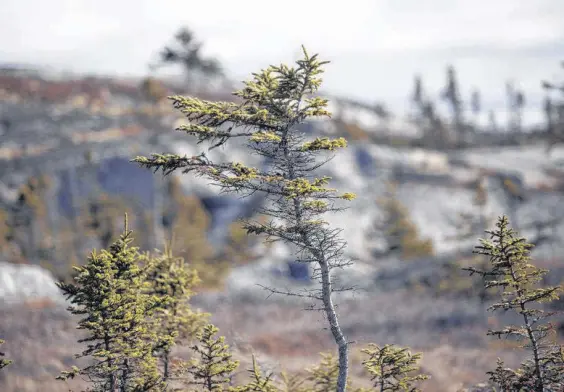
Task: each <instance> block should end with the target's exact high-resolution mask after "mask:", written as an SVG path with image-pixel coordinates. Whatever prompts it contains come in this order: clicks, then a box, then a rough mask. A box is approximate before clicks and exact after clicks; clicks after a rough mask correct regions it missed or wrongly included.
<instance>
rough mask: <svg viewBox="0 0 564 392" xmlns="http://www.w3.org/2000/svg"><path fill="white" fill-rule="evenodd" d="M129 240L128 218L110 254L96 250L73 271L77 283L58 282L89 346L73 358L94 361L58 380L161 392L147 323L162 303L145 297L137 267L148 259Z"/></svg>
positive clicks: (125, 391) (109, 390)
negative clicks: (80, 378) (82, 379)
mask: <svg viewBox="0 0 564 392" xmlns="http://www.w3.org/2000/svg"><path fill="white" fill-rule="evenodd" d="M132 241H133V238H132V232H131V231H130V230H129V228H128V223H127V215H126V217H125V227H124V231H123V233H122V234H121V236H120V237H119V239H118V240H117V241H115V242H114V243H113V244H112V245H111V246H110V248H109V249H108V250H106V249H103V250H102V251H101V252H100V253H97V252H96V251H95V250H94V251H93V252H92V253H91V255H90V257H89V259H88V262H87V264H86V265H85V266H81V267H75V270H76V272H77V274H76V276H75V278H74V280H75V283H68V284H67V283H62V282H61V283H59V287H60V288H61V290H62V291H63V293H64V294H65V295H66V296H67V298H68V299H70V301H71V303H72V305H71V306H69V308H68V309H69V311H70V312H71V313H72V314H76V315H81V316H83V318H82V319H81V320H80V321H79V323H78V329H82V330H85V331H87V332H88V335H87V336H86V337H85V338H83V339H81V340H79V342H80V343H86V344H87V347H86V348H85V349H84V351H82V352H81V353H80V354H78V355H77V358H82V357H88V358H90V359H91V360H92V362H91V364H89V365H87V366H85V367H83V368H82V369H81V368H78V367H76V366H75V367H73V368H72V370H70V371H64V372H62V374H61V375H60V376H59V377H57V378H58V379H60V380H67V379H69V378H74V377H76V376H84V377H86V378H87V379H88V380H89V382H91V383H93V384H94V388H93V389H92V390H93V391H103V392H117V391H119V392H142V391H159V390H164V388H165V386H164V384H163V383H162V380H161V378H160V375H159V372H158V369H157V360H156V358H155V357H154V356H153V355H152V352H153V346H154V341H155V340H156V333H155V331H153V330H152V328H151V323H150V322H149V321H148V317H150V316H151V315H152V313H153V312H154V310H155V308H156V306H157V305H159V304H160V301H161V300H160V299H158V298H157V297H156V296H154V295H149V294H146V292H147V276H146V275H147V271H146V270H145V269H143V268H141V267H140V265H141V262H142V261H145V262H146V260H142V259H143V258H146V257H147V256H146V255H142V254H140V253H139V250H138V248H136V247H133V246H131V242H132Z"/></svg>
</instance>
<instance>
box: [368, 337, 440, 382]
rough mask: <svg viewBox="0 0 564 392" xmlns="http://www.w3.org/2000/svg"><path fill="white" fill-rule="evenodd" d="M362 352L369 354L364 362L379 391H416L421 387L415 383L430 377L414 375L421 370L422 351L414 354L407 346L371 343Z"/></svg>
mask: <svg viewBox="0 0 564 392" xmlns="http://www.w3.org/2000/svg"><path fill="white" fill-rule="evenodd" d="M362 352H363V353H365V354H367V355H368V359H366V360H364V361H363V362H362V364H363V365H364V367H365V368H366V370H367V371H368V372H369V373H370V374H371V375H372V381H373V382H374V385H373V386H374V388H376V390H377V391H379V392H386V391H389V392H398V391H408V392H416V391H419V389H417V388H415V387H414V383H416V382H418V381H423V380H426V379H428V378H429V376H427V375H424V374H416V375H412V374H413V373H414V372H416V371H418V370H419V366H418V365H417V362H419V360H420V359H421V354H420V353H416V354H412V353H411V352H410V351H409V350H408V349H407V348H401V347H396V346H394V345H390V344H386V345H385V346H384V347H379V346H377V345H375V344H370V345H369V347H368V348H366V349H363V350H362Z"/></svg>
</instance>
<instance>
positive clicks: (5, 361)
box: [0, 339, 12, 369]
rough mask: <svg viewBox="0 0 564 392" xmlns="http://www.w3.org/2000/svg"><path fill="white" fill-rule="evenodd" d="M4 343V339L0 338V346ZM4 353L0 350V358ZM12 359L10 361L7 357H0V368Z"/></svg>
mask: <svg viewBox="0 0 564 392" xmlns="http://www.w3.org/2000/svg"><path fill="white" fill-rule="evenodd" d="M3 344H4V340H2V339H0V346H1V345H3ZM5 355H6V354H4V353H3V352H1V351H0V358H1V357H4V356H5ZM11 363H12V361H10V360H9V359H4V358H2V359H0V369H3V368H5V367H6V366H8V365H9V364H11Z"/></svg>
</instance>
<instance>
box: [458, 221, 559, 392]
mask: <svg viewBox="0 0 564 392" xmlns="http://www.w3.org/2000/svg"><path fill="white" fill-rule="evenodd" d="M487 233H488V234H490V237H491V239H490V240H484V239H482V240H480V242H481V245H480V246H478V247H476V248H477V250H476V253H478V254H481V255H486V256H488V257H489V261H490V264H491V266H490V268H489V269H487V270H479V269H477V268H474V267H470V268H467V269H466V270H467V271H469V272H470V273H471V274H474V273H476V274H478V275H480V276H482V277H485V278H487V279H486V280H485V285H486V287H488V288H490V287H491V288H496V289H499V292H500V297H501V298H500V301H499V302H497V303H494V304H493V305H491V306H490V307H489V308H488V310H491V311H504V312H505V311H509V310H511V311H513V312H516V313H517V314H518V315H519V316H520V317H521V318H522V320H523V324H522V325H509V326H506V327H504V328H502V329H499V330H490V331H488V335H491V336H498V337H499V338H501V337H502V336H505V337H506V338H515V339H517V340H518V341H525V344H524V345H523V346H522V347H523V348H527V349H528V350H530V351H531V357H530V358H529V359H527V360H526V361H525V362H523V363H522V365H521V368H519V369H517V370H515V371H513V370H511V369H505V368H504V367H503V362H501V361H499V362H498V367H497V368H496V370H495V371H493V372H490V380H491V381H492V382H494V383H496V384H497V385H498V386H499V387H500V388H502V391H507V392H509V391H521V390H524V391H535V392H553V391H560V390H562V389H563V388H564V372H563V371H562V369H564V358H563V356H562V353H563V350H562V347H561V346H558V345H557V344H555V343H554V342H552V341H551V340H550V333H551V331H553V327H552V325H551V324H550V323H548V324H546V323H545V324H543V323H541V322H542V321H543V320H545V319H547V318H548V317H550V316H551V315H553V314H554V313H549V312H545V311H543V310H542V309H541V307H540V306H539V305H540V304H542V303H546V302H550V301H553V300H556V299H558V296H559V293H560V292H562V287H561V286H556V287H546V288H542V287H539V282H541V281H542V279H543V276H544V275H546V273H547V271H546V270H541V269H539V268H537V267H535V266H534V265H532V264H531V263H530V256H529V254H530V251H531V248H532V247H533V246H532V245H531V244H529V243H527V241H526V240H525V238H523V237H519V236H518V234H517V233H516V232H515V231H514V230H513V229H512V228H511V227H510V226H509V221H508V219H507V217H505V216H502V217H500V218H499V219H498V221H497V224H496V229H495V230H493V231H487ZM507 385H510V387H509V388H508V387H507Z"/></svg>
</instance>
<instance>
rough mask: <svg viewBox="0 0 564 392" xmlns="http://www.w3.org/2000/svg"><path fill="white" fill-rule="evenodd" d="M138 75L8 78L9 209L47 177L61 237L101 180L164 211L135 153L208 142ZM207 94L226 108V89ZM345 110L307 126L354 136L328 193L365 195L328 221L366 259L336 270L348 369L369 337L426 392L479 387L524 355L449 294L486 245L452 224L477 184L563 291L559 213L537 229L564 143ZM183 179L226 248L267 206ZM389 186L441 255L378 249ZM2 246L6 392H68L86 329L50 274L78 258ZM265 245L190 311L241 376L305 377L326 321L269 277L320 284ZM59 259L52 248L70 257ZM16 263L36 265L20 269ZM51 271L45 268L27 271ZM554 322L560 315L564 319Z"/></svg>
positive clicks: (326, 341)
mask: <svg viewBox="0 0 564 392" xmlns="http://www.w3.org/2000/svg"><path fill="white" fill-rule="evenodd" d="M139 82H140V81H117V80H96V79H80V80H60V79H55V78H52V77H49V76H46V75H41V74H30V73H23V74H21V73H19V74H14V73H13V72H6V71H4V72H3V73H2V74H0V120H1V121H2V124H3V125H2V127H3V128H2V131H1V132H0V138H1V140H2V143H1V145H0V206H2V208H3V209H5V210H7V211H10V208H11V206H14V205H16V204H17V201H18V195H19V194H18V190H19V189H20V187H21V186H22V185H24V184H25V183H26V181H27V179H28V178H29V177H31V176H37V175H39V174H44V175H47V176H48V177H49V178H51V179H52V180H53V183H54V184H55V187H54V188H51V190H50V192H52V193H50V194H48V195H47V196H46V197H45V202H46V203H47V205H48V208H47V216H48V219H47V220H46V221H47V222H48V223H49V224H48V225H49V229H50V230H51V231H50V232H51V233H56V232H58V231H60V230H62V229H61V228H62V227H63V226H64V222H65V219H70V218H68V217H69V216H70V217H71V218H72V217H73V216H74V215H73V214H74V213H73V210H75V209H76V208H78V207H77V206H78V204H77V200H80V199H81V198H83V197H86V195H89V194H92V193H95V192H96V190H93V188H89V187H88V184H91V183H92V179H93V178H95V179H97V180H96V181H97V182H99V183H100V186H101V187H102V188H103V190H104V192H106V193H111V194H118V195H123V194H126V193H128V192H129V193H131V194H133V195H135V196H138V203H139V205H140V207H139V209H138V210H136V211H143V212H146V211H149V212H152V213H155V211H160V209H161V208H162V207H163V206H166V204H167V202H168V199H167V197H168V196H167V195H165V194H163V192H162V188H163V187H164V186H163V184H164V183H165V182H164V180H162V179H161V178H160V177H161V176H160V174H159V175H152V174H151V173H150V172H149V171H147V170H143V169H139V168H137V167H136V165H134V164H133V163H130V162H128V161H129V159H131V158H133V157H134V156H136V155H142V154H148V153H150V152H175V153H178V154H186V155H195V154H197V153H198V152H200V151H201V150H202V149H203V148H204V147H202V145H196V144H195V143H192V142H191V140H190V139H189V137H187V136H186V135H183V134H179V133H175V132H174V131H173V128H174V126H175V124H177V123H178V121H179V117H178V115H177V114H175V113H174V112H172V110H171V108H170V107H169V105H168V103H167V102H166V100H165V101H164V102H163V101H159V102H157V103H155V102H153V101H151V100H149V99H147V98H146V97H145V96H144V95H143V93H142V90H140V89H139V88H138V86H139V84H140V83H139ZM212 98H213V99H224V97H223V96H221V95H217V94H216V95H215V96H214V97H212ZM337 103H338V102H335V105H337ZM339 109H340V113H341V117H340V118H339V119H338V120H337V119H336V120H333V121H325V122H314V123H308V124H305V125H304V126H303V130H304V132H305V133H306V134H307V135H308V136H311V137H314V136H318V135H332V136H344V137H345V138H347V139H348V141H349V147H348V148H346V149H344V150H343V151H341V152H340V153H338V154H337V155H336V157H335V158H334V159H333V160H332V161H331V162H329V163H328V164H327V165H326V166H324V168H323V172H322V174H325V175H328V176H331V177H332V179H333V181H332V183H331V186H333V187H335V188H337V189H339V190H342V191H347V192H349V191H350V192H355V193H356V194H357V195H358V199H356V200H355V201H354V202H352V203H351V204H350V208H349V209H348V210H347V211H346V212H343V213H341V214H336V215H334V216H329V217H328V220H329V221H330V222H331V223H332V224H334V225H335V226H336V227H341V228H342V229H343V230H344V232H343V236H344V238H345V239H346V240H347V241H348V247H347V253H348V255H349V256H351V257H354V258H356V259H357V260H358V261H357V262H356V263H355V264H354V265H353V266H351V267H349V268H348V269H346V270H343V271H340V272H338V273H337V276H338V279H339V281H340V282H341V283H343V285H354V286H356V290H355V291H354V292H351V293H346V294H343V295H341V296H338V298H337V303H338V306H339V312H340V315H341V320H342V321H341V323H342V327H343V329H344V332H345V333H346V335H347V336H348V338H349V339H350V340H353V341H355V345H353V353H354V355H353V374H354V375H355V376H357V377H358V378H361V376H362V371H361V367H360V361H359V359H358V358H359V356H358V349H360V348H361V347H362V346H365V345H366V344H367V343H369V342H374V343H377V344H385V343H394V344H398V345H402V346H409V347H411V349H412V350H414V351H418V352H422V353H423V360H422V361H421V366H422V370H423V371H424V372H426V373H428V374H430V375H431V376H432V378H431V380H430V381H428V382H427V383H426V384H425V386H424V387H423V390H424V391H436V392H443V391H444V392H450V391H452V392H454V391H457V390H459V389H460V388H463V387H465V386H469V385H472V384H475V383H477V382H480V381H483V380H485V378H486V376H485V372H486V371H487V370H490V369H491V368H492V367H494V366H495V359H496V357H497V356H502V357H503V358H504V359H505V360H506V363H507V364H508V365H515V364H518V363H519V361H520V357H519V356H518V353H516V351H515V350H514V349H512V348H511V347H508V346H504V344H502V343H497V342H496V341H495V339H492V338H489V337H487V336H486V331H487V328H488V326H491V325H496V324H499V323H501V322H503V321H505V320H501V319H499V318H498V317H497V316H495V317H494V316H491V315H490V314H488V313H487V312H486V307H487V304H484V303H482V302H480V301H479V298H477V297H475V298H474V297H472V296H469V295H456V293H446V294H444V295H438V294H437V293H436V292H435V290H434V288H435V287H437V286H439V285H440V282H441V279H443V278H444V274H445V269H444V266H445V265H446V264H447V263H449V262H452V261H456V260H460V259H461V258H462V257H463V255H466V256H467V255H468V252H469V251H470V250H471V249H472V247H473V246H474V245H477V243H478V241H477V238H478V237H479V236H481V234H480V233H476V235H475V236H474V237H473V238H470V239H466V240H464V241H462V240H457V239H453V238H452V234H453V232H455V231H456V228H455V227H454V226H453V218H456V217H457V216H458V215H459V214H460V213H475V214H477V213H480V211H478V209H477V207H475V206H474V205H473V203H472V198H473V195H474V193H475V189H476V183H477V182H478V181H482V182H483V184H484V186H485V189H486V192H487V194H488V200H487V204H486V205H485V207H484V211H485V213H486V215H487V216H488V217H493V218H495V217H496V216H498V215H501V214H506V215H508V216H509V218H510V219H511V221H512V223H514V225H515V226H516V228H517V229H518V230H520V232H521V234H523V235H525V236H528V237H530V238H532V239H537V240H538V246H537V247H536V248H535V250H534V253H533V256H534V258H535V261H536V262H537V264H538V265H539V266H542V267H543V268H547V269H550V271H551V273H550V275H549V276H550V281H551V282H552V283H555V284H558V283H559V282H562V281H563V280H564V262H563V261H562V258H561V256H560V255H561V253H562V250H563V247H564V242H562V241H561V240H560V239H561V238H563V234H564V232H563V230H564V220H560V221H558V222H557V223H555V224H553V225H551V226H549V227H545V226H543V225H542V222H544V221H547V220H549V219H550V218H557V217H564V210H563V209H562V208H561V206H562V205H563V202H564V200H563V198H564V148H560V147H558V146H556V147H555V148H554V149H553V150H552V151H551V153H550V154H548V153H547V152H546V143H545V141H544V140H537V141H535V140H525V139H526V138H524V140H525V141H524V142H522V143H521V144H517V143H515V144H513V145H504V146H500V145H494V143H495V140H497V139H496V138H493V137H492V138H491V144H492V145H488V138H489V137H490V136H491V135H490V136H488V135H487V134H485V133H484V134H483V135H481V136H479V137H478V136H476V138H477V139H479V140H480V143H476V145H475V146H469V147H467V148H454V147H453V148H446V149H441V150H438V149H432V148H426V147H422V146H417V143H411V144H410V142H409V141H410V140H412V141H413V140H416V139H417V138H418V137H420V133H418V129H417V127H416V126H415V125H413V124H411V123H409V122H407V121H405V122H403V121H400V120H399V119H394V120H389V121H384V120H383V119H382V118H380V117H379V116H378V115H376V114H374V113H372V112H371V111H370V110H367V109H366V108H359V107H358V106H355V105H352V104H350V103H349V104H346V103H345V104H342V105H341V106H340V108H339ZM355 119H356V120H355ZM359 129H360V130H362V134H361V136H359V133H358V132H359V131H358V130H359ZM352 130H355V131H354V132H353V131H352ZM96 135H97V136H98V137H96ZM383 135H386V138H387V140H388V141H390V140H392V139H393V140H396V141H397V140H400V141H402V142H401V143H387V144H386V143H383V142H381V140H382V139H385V138H384V137H383ZM398 144H399V145H398ZM228 148H229V149H228ZM228 148H226V149H216V150H214V151H212V152H210V154H209V156H210V157H212V158H214V159H217V160H219V161H221V160H222V159H227V157H228V158H229V159H230V160H234V161H237V160H240V161H241V162H243V163H246V164H249V165H251V166H260V165H264V164H265V163H264V162H261V161H259V160H256V159H254V160H253V157H248V155H246V154H245V151H244V150H243V149H242V147H238V146H234V147H233V146H231V147H228ZM108 173H111V174H112V176H111V177H112V179H111V180H110V179H109V178H110V176H109V175H108ZM178 179H179V181H180V184H181V186H182V191H183V193H184V194H185V195H192V196H196V198H197V199H198V200H200V201H201V202H202V204H203V205H204V206H205V207H206V211H207V213H208V214H209V216H210V221H211V223H210V227H209V230H208V233H207V235H208V237H209V238H210V242H211V243H212V244H213V246H214V247H216V248H218V247H220V246H221V245H222V243H223V242H225V238H226V237H225V236H226V228H227V227H228V225H229V224H230V223H231V222H233V221H234V220H235V219H236V218H238V217H241V216H243V217H245V216H247V217H248V216H251V215H252V210H253V207H254V206H255V205H256V204H255V203H260V202H261V200H260V199H252V200H246V201H245V200H238V199H236V198H231V199H230V198H226V197H223V196H222V197H220V196H218V195H217V192H216V191H215V190H214V189H213V188H212V187H210V186H208V185H207V183H206V182H205V181H203V180H201V179H197V178H194V177H192V176H181V177H178ZM389 181H392V182H394V183H396V184H397V198H398V200H399V201H400V202H401V203H403V204H404V205H405V206H406V208H407V209H408V211H409V214H410V217H411V219H412V220H413V222H414V223H415V224H416V226H417V227H418V229H419V232H420V235H421V236H422V237H424V238H428V239H430V240H432V243H433V246H434V250H435V255H434V256H424V257H416V258H414V259H410V260H405V259H403V258H402V257H401V256H397V255H381V254H379V253H378V249H379V247H380V246H381V244H379V238H378V236H375V235H370V230H371V227H372V225H373V222H374V221H375V220H377V219H378V216H379V214H380V211H379V209H378V205H377V202H376V201H377V199H378V198H379V197H381V196H382V195H383V194H384V192H385V190H386V183H387V182H389ZM49 203H50V204H49ZM68 211H70V214H69V213H68ZM65 214H66V215H65ZM71 221H72V219H71ZM155 221H157V222H158V220H154V221H153V223H152V224H151V225H147V224H146V225H145V226H143V224H139V230H145V231H147V232H148V233H149V234H148V235H147V241H146V245H147V248H151V247H153V246H155V245H157V244H159V237H158V235H159V233H160V230H162V228H161V227H159V225H158V223H155ZM31 226H33V224H31V225H30V227H31ZM30 230H31V231H30V233H32V234H33V233H35V234H34V235H32V234H30V235H26V236H22V238H23V239H21V240H20V244H23V245H22V246H21V247H22V248H25V247H26V246H27V247H31V246H34V245H37V244H38V243H39V242H40V241H39V240H38V239H37V238H38V237H41V235H42V234H41V228H37V227H36V228H35V230H38V231H35V232H34V231H33V229H30ZM26 233H27V232H26ZM53 237H54V238H56V237H57V236H56V235H53ZM59 241H62V240H61V238H59ZM54 242H55V243H57V241H56V240H54ZM60 244H61V242H59V245H58V246H59V247H61V246H62V245H60ZM3 245H4V246H5V247H4V248H3V251H2V252H0V254H2V255H3V257H5V261H7V262H6V263H0V337H2V338H3V339H5V340H6V344H5V345H4V346H3V350H4V351H5V352H6V354H7V356H8V357H9V358H11V359H13V360H14V364H13V365H12V366H11V367H10V369H9V371H4V372H2V373H0V390H1V391H6V392H16V391H18V392H20V391H21V392H28V391H29V392H31V391H45V392H50V391H65V390H67V388H68V386H67V385H65V384H64V383H62V382H60V381H56V380H55V379H54V377H55V376H56V375H57V374H58V373H59V372H60V371H61V370H63V369H65V368H68V367H69V366H71V365H72V364H73V361H74V359H73V355H74V354H75V353H77V352H78V351H79V349H80V346H79V345H78V344H77V343H76V340H77V339H78V338H79V336H80V335H79V333H78V332H77V331H76V329H75V325H76V323H75V321H76V320H75V319H74V318H73V317H72V316H70V315H69V314H68V312H66V310H65V307H66V305H65V301H64V298H63V297H62V295H61V294H60V293H59V292H58V289H57V287H56V286H55V283H54V282H55V280H56V278H55V277H54V274H58V273H59V272H60V268H63V267H62V266H63V265H68V262H69V261H68V260H61V259H57V258H56V257H54V256H50V257H51V258H49V257H39V256H37V255H33V257H31V256H29V255H31V253H32V252H29V249H28V252H27V253H26V249H23V250H21V249H20V250H19V253H18V252H16V251H15V250H13V249H12V247H10V246H9V244H3ZM99 246H100V244H99V242H96V240H92V241H91V242H87V243H83V244H81V249H83V250H85V251H86V250H89V249H91V248H92V247H99ZM56 247H57V245H56V246H55V248H56ZM256 249H257V252H258V253H259V254H260V257H259V258H258V259H257V260H256V261H254V262H252V263H247V264H243V265H235V266H233V267H232V268H230V269H229V271H228V273H227V277H226V280H225V284H224V285H223V286H221V287H220V288H215V289H206V290H204V291H203V292H201V293H199V294H198V295H197V296H196V297H195V298H194V299H193V301H192V306H193V307H196V308H201V309H202V310H205V311H207V312H210V313H212V322H213V323H214V324H216V325H217V326H218V327H219V328H220V331H221V333H222V334H224V335H225V336H226V337H227V340H228V341H229V343H230V344H231V345H232V347H233V348H234V351H235V353H236V356H237V357H238V358H240V359H241V361H242V366H241V369H244V368H245V367H246V366H247V365H248V363H249V360H250V353H251V351H252V352H254V353H255V354H256V355H257V356H258V358H259V360H260V361H261V363H262V364H264V365H265V366H267V367H268V368H270V369H273V370H281V369H288V370H291V371H295V372H300V371H303V369H304V368H305V367H307V366H309V365H311V364H313V363H315V362H317V361H318V358H319V356H318V354H319V353H320V352H323V351H328V350H332V349H333V346H332V344H331V337H330V333H329V332H328V331H327V330H326V329H325V324H324V320H323V317H322V314H321V313H319V312H316V311H308V310H304V308H306V307H307V305H308V303H306V302H303V301H301V300H293V299H291V298H287V297H280V296H276V295H274V296H268V292H266V291H265V290H263V289H261V288H260V287H259V286H258V284H262V285H267V286H271V287H275V288H279V289H285V288H291V289H295V290H299V289H301V288H307V287H308V285H311V284H315V283H312V282H310V281H309V280H308V277H307V274H305V276H304V275H303V272H302V273H300V274H296V273H295V271H294V270H293V264H292V260H291V254H290V252H289V250H288V249H286V248H285V247H284V246H282V245H280V246H278V245H277V246H274V247H272V248H269V249H268V250H267V251H265V250H264V249H263V248H261V247H260V246H257V247H256ZM375 249H376V250H375ZM55 250H56V251H60V249H55ZM56 251H55V253H53V255H59V256H58V257H64V256H60V255H61V254H62V253H57V252H56ZM22 254H23V255H24V256H25V257H24V256H22ZM14 255H16V256H18V255H19V258H18V257H15V256H14ZM378 255H379V256H378ZM10 257H14V259H18V260H19V259H21V258H22V257H23V258H25V259H27V261H26V262H25V263H19V264H15V263H14V260H9V258H10ZM46 259H48V261H49V264H48V265H47V264H45V262H44V261H45V260H46ZM8 261H10V263H8ZM40 262H41V264H42V265H43V266H44V267H45V268H43V267H40V266H38V265H32V264H39V263H40ZM47 269H50V270H51V271H48V270H47ZM298 275H299V276H298ZM460 276H461V277H464V276H466V275H465V274H463V273H460ZM467 279H469V280H471V279H477V278H467ZM559 317H560V318H559V319H557V320H556V321H558V322H560V324H561V325H563V323H564V319H563V318H562V316H559ZM562 337H563V336H561V337H560V338H561V339H562Z"/></svg>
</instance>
